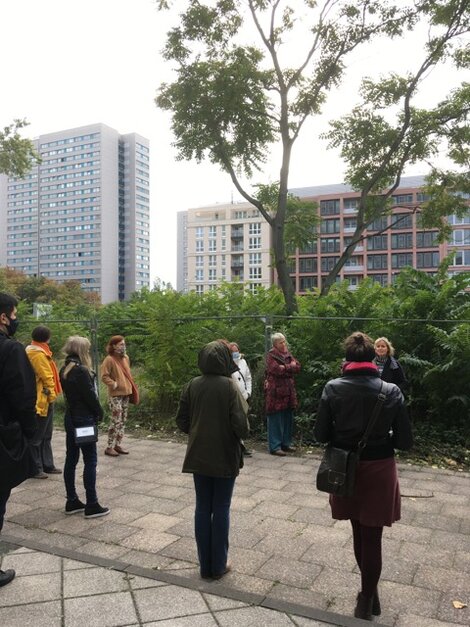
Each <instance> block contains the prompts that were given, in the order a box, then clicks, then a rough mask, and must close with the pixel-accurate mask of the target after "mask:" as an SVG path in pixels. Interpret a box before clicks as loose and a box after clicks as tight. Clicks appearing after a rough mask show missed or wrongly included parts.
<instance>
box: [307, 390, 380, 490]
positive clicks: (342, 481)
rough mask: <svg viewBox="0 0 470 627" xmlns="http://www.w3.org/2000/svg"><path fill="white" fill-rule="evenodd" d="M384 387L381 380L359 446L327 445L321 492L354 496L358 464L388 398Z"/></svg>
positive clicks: (319, 479) (319, 485)
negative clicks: (340, 446) (353, 447)
mask: <svg viewBox="0 0 470 627" xmlns="http://www.w3.org/2000/svg"><path fill="white" fill-rule="evenodd" d="M384 387H385V386H384V382H383V381H381V385H380V391H379V396H378V398H377V402H376V404H375V407H374V410H373V412H372V415H371V417H370V418H369V422H368V423H367V427H366V430H365V431H364V434H363V436H362V438H361V439H360V441H359V443H358V445H357V448H356V449H354V450H347V449H342V448H338V447H336V446H332V445H331V444H328V446H327V447H326V449H325V452H324V454H323V459H322V460H321V462H320V467H319V468H318V472H317V490H319V491H320V492H328V493H329V494H336V495H337V496H353V494H354V487H355V484H356V470H357V464H358V462H359V459H360V457H361V453H362V451H363V450H364V448H365V446H366V444H367V440H368V439H369V436H370V434H371V432H372V429H373V428H374V426H375V423H376V422H377V418H378V417H379V414H380V410H381V409H382V405H383V404H384V401H385V399H386V398H387V395H386V394H385V392H384Z"/></svg>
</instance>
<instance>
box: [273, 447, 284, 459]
mask: <svg viewBox="0 0 470 627" xmlns="http://www.w3.org/2000/svg"><path fill="white" fill-rule="evenodd" d="M271 455H277V456H278V457H285V456H286V455H287V453H284V451H283V450H281V449H280V448H278V449H277V451H273V452H272V453H271Z"/></svg>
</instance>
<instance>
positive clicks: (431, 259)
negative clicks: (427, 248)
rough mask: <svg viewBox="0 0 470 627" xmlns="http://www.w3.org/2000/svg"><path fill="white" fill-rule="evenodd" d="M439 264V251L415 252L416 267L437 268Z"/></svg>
mask: <svg viewBox="0 0 470 627" xmlns="http://www.w3.org/2000/svg"><path fill="white" fill-rule="evenodd" d="M438 265H439V253H433V252H429V253H416V267H417V268H437V266H438Z"/></svg>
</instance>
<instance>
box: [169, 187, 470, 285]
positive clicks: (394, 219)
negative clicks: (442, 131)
mask: <svg viewBox="0 0 470 627" xmlns="http://www.w3.org/2000/svg"><path fill="white" fill-rule="evenodd" d="M423 183H424V178H423V177H422V176H416V177H404V178H402V180H401V184H400V187H399V188H397V190H396V191H395V193H394V195H393V203H394V207H393V209H392V215H390V216H387V217H383V218H381V219H379V220H377V221H376V222H374V223H373V224H372V225H370V227H369V229H368V230H367V231H366V238H365V239H364V241H363V243H362V244H361V245H358V246H357V247H356V249H355V251H354V253H353V255H352V257H351V258H350V259H349V261H348V262H347V263H346V265H345V266H344V267H343V269H342V270H341V272H340V275H339V280H347V281H348V282H349V285H350V288H351V289H355V287H357V285H358V284H359V282H360V281H361V279H363V278H365V277H371V278H372V279H373V280H374V281H377V282H378V283H380V284H381V285H389V284H391V283H392V282H393V280H394V277H395V276H396V275H397V274H399V272H400V271H401V270H402V269H403V268H405V267H407V266H411V267H413V268H417V269H419V270H423V271H425V272H428V273H434V272H436V270H437V267H438V265H439V263H440V262H441V261H442V259H443V258H444V257H446V256H447V255H448V254H449V253H450V252H452V251H455V257H454V261H453V263H452V265H451V266H450V269H449V272H450V273H452V274H456V273H459V272H463V271H467V270H470V207H469V212H468V213H467V215H466V216H465V217H463V218H457V217H456V216H449V218H448V220H449V223H450V225H451V226H452V237H451V239H450V241H449V242H446V243H444V244H439V243H437V241H436V234H437V231H436V230H435V229H430V230H425V229H423V228H422V227H421V226H420V217H419V210H418V209H419V206H420V205H421V203H422V202H423V201H425V200H426V198H425V196H424V194H423V192H422V191H421V189H422V186H423ZM291 192H292V193H293V194H294V195H295V196H299V197H301V198H309V199H312V200H314V201H315V202H317V204H318V215H319V217H320V218H321V221H320V224H319V226H318V227H316V231H314V229H313V228H312V241H311V242H310V243H309V245H307V246H306V247H305V248H303V249H300V250H297V251H296V254H295V255H294V256H293V257H292V259H291V276H292V280H293V281H294V283H295V290H296V292H297V293H299V294H304V293H306V292H308V291H309V290H311V289H314V288H319V287H321V283H322V279H324V277H326V276H327V275H328V273H329V272H330V270H331V269H332V268H333V267H334V265H335V264H336V262H337V260H338V258H339V256H340V254H341V251H342V250H344V248H345V247H346V246H347V245H348V243H349V242H350V241H351V237H352V234H353V233H354V230H355V228H356V216H357V204H358V199H359V194H358V193H357V192H354V191H352V190H351V188H350V187H348V186H347V185H324V186H317V187H303V188H298V189H292V190H291ZM178 218H179V221H178V282H177V289H178V290H180V291H190V290H195V291H196V292H198V293H203V292H205V291H207V290H210V289H214V288H215V287H216V285H217V284H218V283H220V282H221V281H224V280H225V281H234V280H239V281H242V282H245V283H248V285H249V286H250V287H251V288H252V289H256V288H257V287H258V286H261V285H263V286H266V287H267V286H269V285H271V284H272V282H273V281H275V277H274V275H273V271H272V258H271V254H270V247H271V246H270V229H269V227H268V225H267V223H266V222H265V221H264V220H263V218H262V217H261V215H260V214H259V212H258V211H257V210H256V209H255V208H254V207H252V205H250V204H249V203H237V204H230V205H224V204H221V205H215V206H214V205H212V206H210V207H199V208H197V209H190V210H188V211H186V212H180V215H179V216H178ZM384 229H385V230H384Z"/></svg>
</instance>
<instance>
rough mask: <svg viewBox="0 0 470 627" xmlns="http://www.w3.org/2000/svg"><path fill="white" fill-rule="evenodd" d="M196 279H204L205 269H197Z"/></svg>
mask: <svg viewBox="0 0 470 627" xmlns="http://www.w3.org/2000/svg"><path fill="white" fill-rule="evenodd" d="M195 278H196V281H204V270H200V269H196V277H195Z"/></svg>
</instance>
